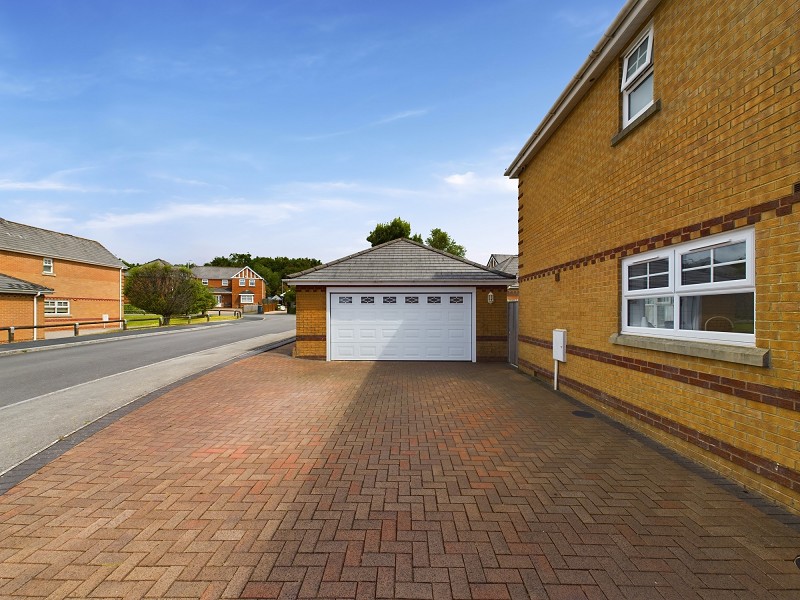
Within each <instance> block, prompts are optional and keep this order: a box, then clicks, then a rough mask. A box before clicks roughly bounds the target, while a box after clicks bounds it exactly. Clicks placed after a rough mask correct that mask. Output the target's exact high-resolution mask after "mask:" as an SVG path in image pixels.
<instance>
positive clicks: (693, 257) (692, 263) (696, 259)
mask: <svg viewBox="0 0 800 600" xmlns="http://www.w3.org/2000/svg"><path fill="white" fill-rule="evenodd" d="M710 264H711V250H700V251H699V252H689V253H688V254H684V255H683V256H682V257H681V267H682V268H684V269H691V268H693V267H705V266H706V265H710Z"/></svg>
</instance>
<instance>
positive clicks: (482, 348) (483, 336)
mask: <svg viewBox="0 0 800 600" xmlns="http://www.w3.org/2000/svg"><path fill="white" fill-rule="evenodd" d="M507 289H508V288H506V287H505V286H502V287H479V288H477V289H476V290H475V302H476V304H475V321H476V323H475V328H476V330H477V331H476V344H477V348H476V352H475V354H476V358H477V360H478V361H479V362H507V361H508V306H507V304H508V300H507V298H506V293H507ZM489 292H491V293H492V294H494V301H493V302H492V303H491V304H489Z"/></svg>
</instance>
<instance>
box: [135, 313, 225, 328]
mask: <svg viewBox="0 0 800 600" xmlns="http://www.w3.org/2000/svg"><path fill="white" fill-rule="evenodd" d="M125 318H126V319H127V320H128V329H142V328H144V327H158V315H152V314H144V315H139V314H134V315H125ZM235 319H236V317H234V316H233V315H211V321H233V320H235ZM205 322H206V318H205V317H202V316H195V317H192V319H191V323H205ZM169 324H170V326H173V325H189V324H190V322H189V319H188V318H187V317H172V319H170V322H169Z"/></svg>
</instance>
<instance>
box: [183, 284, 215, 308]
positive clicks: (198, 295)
mask: <svg viewBox="0 0 800 600" xmlns="http://www.w3.org/2000/svg"><path fill="white" fill-rule="evenodd" d="M192 281H193V282H194V288H195V290H194V292H195V297H194V304H192V306H191V308H190V309H189V311H188V312H189V314H192V315H194V314H197V313H201V314H206V311H207V310H208V309H209V308H214V307H215V306H216V305H217V299H216V298H215V297H214V294H212V293H211V290H210V289H208V287H207V286H205V285H203V284H202V283H201V282H200V281H198V280H197V279H193V280H192Z"/></svg>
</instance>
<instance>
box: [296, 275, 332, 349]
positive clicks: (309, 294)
mask: <svg viewBox="0 0 800 600" xmlns="http://www.w3.org/2000/svg"><path fill="white" fill-rule="evenodd" d="M296 290H297V296H296V302H297V326H296V329H297V344H296V345H295V355H296V356H298V357H301V358H313V359H318V360H325V358H326V355H327V342H326V329H327V316H326V308H327V306H326V305H327V302H326V298H327V292H326V289H325V288H324V287H304V286H297V288H296Z"/></svg>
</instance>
